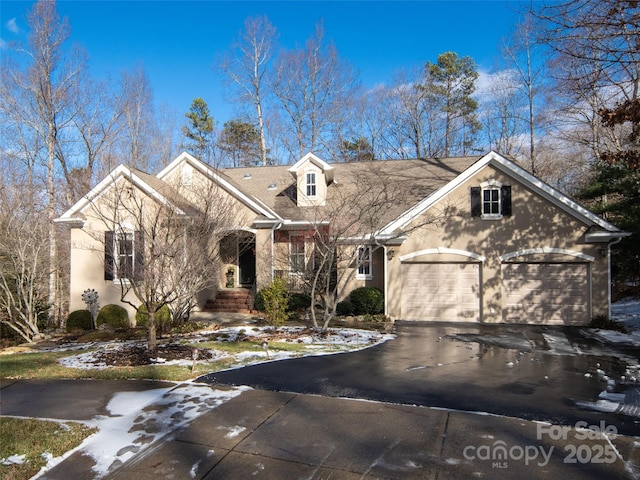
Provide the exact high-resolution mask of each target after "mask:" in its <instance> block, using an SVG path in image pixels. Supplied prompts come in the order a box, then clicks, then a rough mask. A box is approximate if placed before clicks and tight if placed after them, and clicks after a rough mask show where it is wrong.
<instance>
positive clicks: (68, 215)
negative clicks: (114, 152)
mask: <svg viewBox="0 0 640 480" xmlns="http://www.w3.org/2000/svg"><path fill="white" fill-rule="evenodd" d="M146 176H147V174H144V172H140V171H137V170H134V169H131V168H129V167H127V166H125V165H118V166H117V167H116V168H115V169H113V170H112V171H111V173H109V174H108V175H107V176H106V177H105V178H103V179H102V181H101V182H100V183H98V184H97V185H96V186H95V187H93V188H92V189H91V191H90V192H89V193H87V194H86V195H85V196H84V197H82V198H81V199H80V200H78V201H77V202H76V203H75V204H74V205H73V206H71V208H69V209H68V210H67V211H66V212H64V213H63V214H62V215H61V216H60V217H58V218H57V219H55V221H56V222H57V223H71V224H73V223H81V222H82V218H78V217H77V215H79V214H82V213H83V212H84V211H85V210H86V209H87V208H88V207H89V206H91V205H92V204H93V203H94V202H95V201H96V200H97V199H99V198H100V197H101V196H102V195H104V194H105V193H106V192H108V191H109V190H110V189H111V188H113V187H114V186H115V184H116V183H117V182H118V181H120V180H121V179H124V180H125V181H128V182H129V183H131V184H132V185H134V186H135V187H136V188H138V189H139V190H141V191H142V192H144V193H145V194H147V195H148V196H149V197H151V198H153V199H154V200H156V201H157V202H159V203H161V204H163V205H167V206H172V207H174V208H176V211H177V212H178V214H184V213H185V212H184V211H183V210H182V209H181V208H179V207H177V206H176V205H175V203H176V202H175V199H174V201H172V200H171V199H169V198H168V197H167V196H166V191H165V193H164V194H163V193H161V192H160V191H159V190H160V189H159V188H157V187H158V185H157V184H156V185H152V183H155V182H149V181H147V180H148V179H145V177H146Z"/></svg>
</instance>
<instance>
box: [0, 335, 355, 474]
mask: <svg viewBox="0 0 640 480" xmlns="http://www.w3.org/2000/svg"><path fill="white" fill-rule="evenodd" d="M132 338H144V337H143V335H141V334H140V333H139V332H137V331H128V332H115V333H114V332H101V331H93V332H86V333H84V332H83V333H79V334H78V336H77V337H76V340H77V342H78V343H80V344H81V343H83V342H96V341H116V340H126V339H132ZM184 343H185V344H186V345H189V346H191V347H196V348H199V349H211V350H218V351H220V352H224V353H227V354H228V355H229V356H228V357H225V358H221V359H218V360H215V361H208V362H202V361H199V362H198V363H197V364H196V366H195V371H192V370H191V365H189V366H185V365H145V366H139V367H111V368H106V369H78V368H69V367H65V366H63V365H61V364H60V363H59V360H60V359H61V358H64V357H69V356H74V355H78V354H81V353H87V352H91V351H92V350H93V349H92V348H91V347H87V348H84V349H79V350H73V351H65V352H54V351H51V352H45V351H40V352H32V353H13V354H5V355H2V356H0V378H6V379H99V380H111V379H154V380H167V381H174V382H181V381H185V380H191V379H194V378H196V377H198V376H200V375H203V374H206V373H210V372H215V371H220V370H226V369H229V368H232V367H237V366H241V365H246V364H250V363H255V362H256V361H260V358H259V357H248V358H245V359H243V360H239V359H237V358H234V355H235V354H239V353H242V352H256V353H257V354H263V352H264V350H263V348H262V344H261V341H260V340H255V341H249V340H242V341H226V339H225V338H224V337H220V339H219V340H218V341H215V340H212V341H207V342H199V343H191V342H184ZM328 348H330V349H333V350H334V351H341V350H343V349H344V346H341V345H334V346H333V347H328ZM284 351H286V352H292V353H293V354H294V355H295V356H297V354H299V355H302V354H303V353H306V352H309V345H307V344H304V343H298V342H287V341H273V342H269V352H272V353H276V352H284ZM264 360H267V358H266V356H265V357H264ZM93 431H94V430H92V429H90V428H88V427H86V426H84V425H82V424H80V423H74V422H65V423H56V422H51V421H42V420H34V419H14V418H7V417H0V459H6V458H8V457H10V456H11V455H24V460H23V461H22V462H21V463H17V464H11V465H2V464H0V478H2V479H5V480H26V479H29V478H31V477H32V476H33V475H35V474H37V473H38V472H39V471H40V469H41V468H42V467H44V466H45V465H46V463H47V460H46V458H44V457H43V454H45V453H46V454H47V455H49V456H52V457H59V456H61V455H63V454H64V453H66V452H67V451H69V450H71V449H73V448H75V447H76V446H78V445H79V444H80V443H81V442H82V441H83V440H84V439H85V438H86V437H87V436H89V435H91V433H93Z"/></svg>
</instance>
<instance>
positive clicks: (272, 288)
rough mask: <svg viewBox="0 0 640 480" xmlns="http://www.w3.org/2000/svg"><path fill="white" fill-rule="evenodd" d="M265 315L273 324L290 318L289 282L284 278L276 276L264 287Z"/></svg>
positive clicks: (278, 323) (279, 323)
mask: <svg viewBox="0 0 640 480" xmlns="http://www.w3.org/2000/svg"><path fill="white" fill-rule="evenodd" d="M262 299H263V301H264V316H265V318H266V320H267V322H269V324H271V325H275V326H277V325H282V324H283V323H284V322H285V320H287V318H288V316H289V315H288V314H287V309H288V307H289V294H288V293H287V284H286V282H285V281H284V279H282V278H275V279H274V280H273V282H271V283H270V284H269V285H268V286H267V287H265V288H263V289H262Z"/></svg>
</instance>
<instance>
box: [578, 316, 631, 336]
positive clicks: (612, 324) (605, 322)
mask: <svg viewBox="0 0 640 480" xmlns="http://www.w3.org/2000/svg"><path fill="white" fill-rule="evenodd" d="M588 326H589V328H599V329H601V330H614V331H616V332H621V333H629V331H628V330H627V328H626V327H625V326H624V325H623V324H622V323H620V322H617V321H615V320H611V319H609V318H608V317H607V316H606V315H600V316H597V317H594V318H592V319H591V322H590V323H589V325H588Z"/></svg>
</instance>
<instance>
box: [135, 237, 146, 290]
mask: <svg viewBox="0 0 640 480" xmlns="http://www.w3.org/2000/svg"><path fill="white" fill-rule="evenodd" d="M133 245H134V249H135V251H134V252H133V261H134V267H133V278H134V280H140V279H142V276H143V273H144V234H143V232H142V231H141V230H138V231H137V232H135V234H134V237H133Z"/></svg>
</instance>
